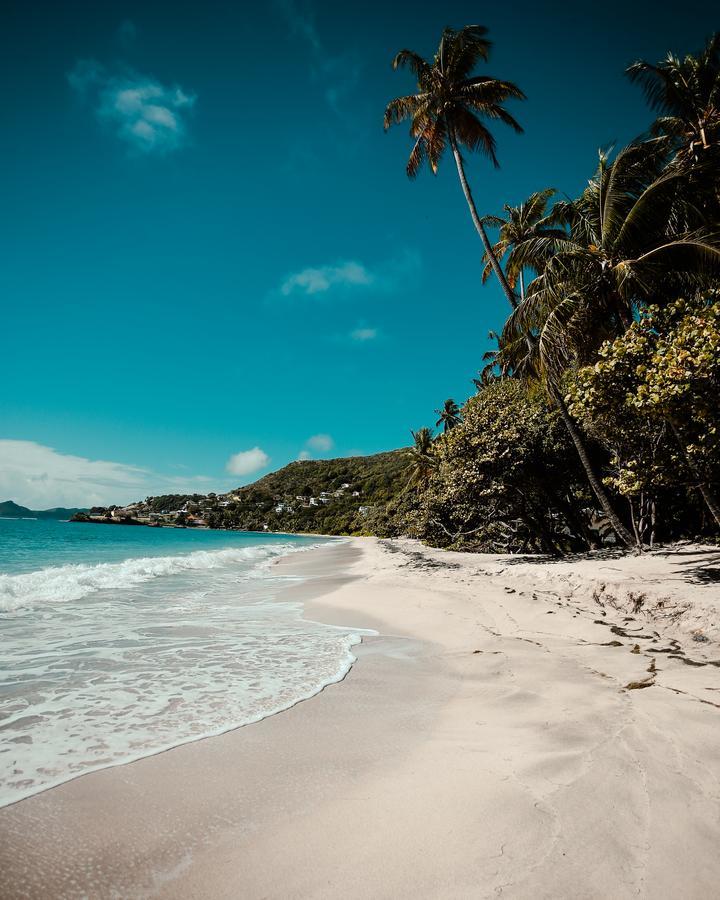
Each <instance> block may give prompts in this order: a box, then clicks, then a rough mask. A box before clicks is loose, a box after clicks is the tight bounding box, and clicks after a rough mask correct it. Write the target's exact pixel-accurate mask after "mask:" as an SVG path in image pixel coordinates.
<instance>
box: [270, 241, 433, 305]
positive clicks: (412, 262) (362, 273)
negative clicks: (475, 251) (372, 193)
mask: <svg viewBox="0 0 720 900" xmlns="http://www.w3.org/2000/svg"><path fill="white" fill-rule="evenodd" d="M420 268H421V260H420V255H419V254H418V253H417V252H416V251H411V250H404V251H403V252H401V253H400V254H398V255H397V256H394V257H391V258H390V259H387V260H384V261H383V262H380V263H378V264H377V265H376V266H375V267H374V268H371V267H369V266H367V265H365V264H364V263H362V262H359V261H358V260H352V259H351V260H344V261H341V262H337V263H333V264H330V265H323V266H309V267H308V268H306V269H301V270H300V271H299V272H294V273H292V274H291V275H288V276H287V278H286V279H285V281H283V283H282V284H281V285H280V293H281V294H282V295H283V296H285V297H288V296H291V295H294V294H301V295H304V296H311V295H313V294H325V293H327V292H329V291H332V290H333V289H337V290H347V289H351V288H352V289H355V288H365V289H372V290H375V291H379V292H381V293H389V292H393V291H397V290H400V289H402V288H403V287H408V286H410V285H414V284H415V282H416V281H417V276H418V274H419V272H420Z"/></svg>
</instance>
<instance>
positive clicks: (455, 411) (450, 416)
mask: <svg viewBox="0 0 720 900" xmlns="http://www.w3.org/2000/svg"><path fill="white" fill-rule="evenodd" d="M435 413H436V415H438V416H439V418H438V420H437V422H436V423H435V425H436V426H439V425H442V429H443V432H444V433H447V432H448V431H452V429H453V428H454V427H455V426H456V425H459V424H460V423H461V422H462V417H461V415H460V407H459V406H458V405H457V403H456V402H455V401H454V400H453V399H452V398H450V399H448V400H446V401H445V403H443V405H442V409H436V410H435Z"/></svg>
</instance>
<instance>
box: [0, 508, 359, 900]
mask: <svg viewBox="0 0 720 900" xmlns="http://www.w3.org/2000/svg"><path fill="white" fill-rule="evenodd" d="M126 524H127V523H126ZM138 524H139V523H138ZM290 536H294V535H290ZM327 546H330V544H329V542H328V543H326V544H318V545H317V546H313V547H307V548H297V549H293V550H287V552H286V553H285V554H284V555H283V556H280V557H278V558H277V559H275V560H272V561H271V565H270V570H272V566H273V565H274V564H275V563H277V562H279V561H281V560H284V559H292V557H293V556H294V555H295V554H296V553H303V552H306V551H309V550H322V549H324V548H325V547H327ZM261 565H262V564H261ZM300 586H301V585H292V584H291V585H286V586H284V587H280V588H279V590H278V591H277V593H276V594H275V595H274V596H273V597H272V598H271V602H281V601H282V600H284V599H291V598H290V597H289V596H286V595H288V593H289V592H290V591H291V590H292V589H293V588H299V587H300ZM298 602H300V603H302V601H301V600H298ZM301 617H302V618H305V616H304V614H301ZM319 624H323V623H319ZM348 630H351V629H348ZM364 630H365V629H359V628H358V629H357V631H358V632H360V631H364ZM354 636H356V637H357V638H358V640H357V641H355V642H354V643H352V644H350V646H349V647H348V650H347V652H348V654H349V655H350V656H351V657H352V659H351V661H350V662H349V663H348V664H347V667H345V666H343V667H342V668H343V669H344V670H343V671H340V672H339V673H338V674H337V676H336V677H333V678H332V679H330V680H328V681H325V682H324V683H322V684H321V685H320V686H319V687H317V688H314V689H313V690H312V691H310V692H309V693H307V694H305V695H303V696H299V697H298V698H297V699H295V700H292V701H291V702H289V703H287V704H286V705H281V706H279V707H277V708H274V709H271V710H270V711H268V712H262V713H259V714H258V715H257V716H256V717H254V718H251V719H248V720H247V721H244V722H240V723H238V724H233V725H228V726H224V727H222V728H220V729H218V730H214V731H209V732H207V733H204V734H200V735H196V736H192V737H185V738H182V739H179V740H178V741H177V742H173V743H169V744H167V745H164V746H159V747H157V748H153V749H150V748H146V749H144V750H142V751H141V752H140V753H139V754H137V755H133V754H129V755H128V756H127V757H126V758H124V759H121V760H113V761H112V762H108V763H104V764H100V765H93V766H92V767H90V768H88V769H86V770H84V771H81V772H75V773H72V774H66V775H64V776H63V777H62V778H60V779H58V780H56V781H51V782H48V783H45V784H43V785H41V786H39V787H37V789H35V790H33V791H32V792H31V793H29V794H25V795H24V796H22V797H18V798H17V799H15V800H11V801H9V802H5V803H0V813H1V812H2V810H4V809H9V808H10V807H13V806H15V805H17V804H19V803H23V802H24V801H26V800H29V799H31V798H33V797H37V796H38V795H40V794H44V793H46V792H47V791H52V790H54V789H55V788H58V787H62V786H63V785H65V784H69V783H70V782H72V781H75V780H76V779H78V778H84V777H86V776H87V775H92V774H93V773H95V772H103V771H106V770H108V769H114V768H117V767H121V766H127V765H132V764H133V763H136V762H139V761H141V760H143V759H148V758H150V757H153V756H158V755H160V754H163V753H169V752H170V751H172V750H175V749H177V748H178V747H182V746H184V745H186V744H191V743H196V742H198V741H204V740H209V739H211V738H214V737H219V736H220V735H223V734H227V733H228V732H231V731H235V730H237V729H239V728H245V727H247V726H249V725H255V724H257V723H258V722H262V721H263V720H264V719H267V718H269V717H270V716H276V715H279V714H280V713H283V712H286V711H287V710H289V709H292V708H293V707H294V706H296V705H297V704H299V703H304V702H305V701H306V700H311V699H312V698H313V697H315V696H316V695H317V694H319V693H321V692H322V691H324V690H325V688H327V687H329V686H330V685H333V684H338V683H340V682H341V681H343V680H344V679H345V678H346V677H347V675H348V673H349V671H350V669H351V668H352V667H353V665H354V664H355V662H356V661H357V658H356V657H355V655H354V653H353V650H354V648H355V647H356V646H358V645H359V644H360V643H361V641H362V637H363V635H362V634H357V635H354ZM0 896H1V895H0Z"/></svg>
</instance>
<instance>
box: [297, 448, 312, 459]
mask: <svg viewBox="0 0 720 900" xmlns="http://www.w3.org/2000/svg"><path fill="white" fill-rule="evenodd" d="M298 459H300V460H305V459H312V453H311V452H310V451H309V450H301V451H300V452H299V453H298Z"/></svg>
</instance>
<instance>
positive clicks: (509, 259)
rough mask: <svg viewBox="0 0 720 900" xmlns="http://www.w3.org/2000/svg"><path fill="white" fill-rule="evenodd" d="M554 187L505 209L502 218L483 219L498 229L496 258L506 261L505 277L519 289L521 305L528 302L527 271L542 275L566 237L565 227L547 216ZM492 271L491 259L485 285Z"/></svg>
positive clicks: (484, 277) (550, 216)
mask: <svg viewBox="0 0 720 900" xmlns="http://www.w3.org/2000/svg"><path fill="white" fill-rule="evenodd" d="M555 193H556V191H555V188H546V189H545V190H544V191H536V192H535V193H534V194H530V196H529V197H528V199H527V200H525V201H523V202H522V203H521V204H520V205H519V206H509V205H508V204H507V203H506V204H505V206H504V207H503V209H504V211H505V214H504V215H503V216H483V219H482V221H483V224H484V225H489V226H491V227H493V228H497V229H498V239H497V241H496V242H495V244H494V245H493V253H494V254H495V257H496V259H498V260H499V261H504V264H505V277H506V278H507V281H508V284H509V285H510V287H511V288H513V289H515V288H516V287H517V286H518V284H519V286H520V302H521V303H522V301H523V300H524V299H525V283H524V271H525V269H527V268H529V269H531V270H533V271H534V272H535V273H539V272H541V271H542V269H543V268H544V266H545V263H546V262H547V261H548V259H549V258H550V257H551V256H552V254H553V252H554V250H555V246H556V243H557V242H558V241H561V240H563V239H565V238H566V237H567V234H566V232H565V230H564V229H563V228H559V227H557V226H556V223H555V219H554V217H553V216H552V214H551V215H548V213H547V207H548V203H549V202H550V200H551V198H552V197H553V196H554V195H555ZM491 271H492V265H491V263H490V261H489V260H487V261H486V264H485V268H484V269H483V274H482V279H483V282H485V281H487V279H488V278H489V277H490V273H491Z"/></svg>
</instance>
